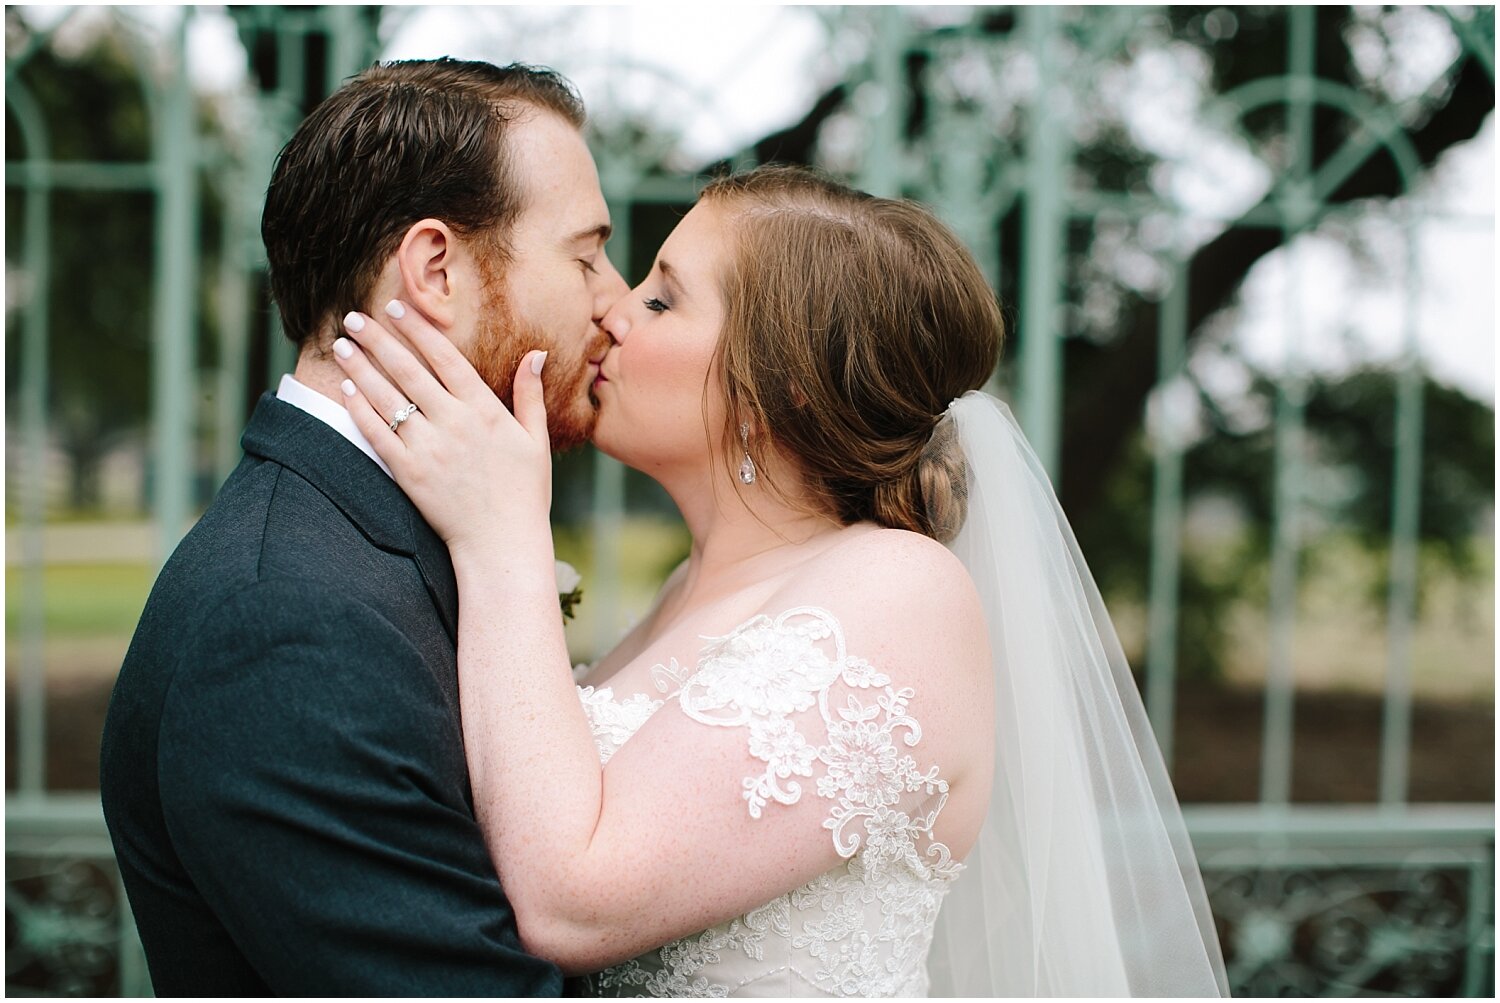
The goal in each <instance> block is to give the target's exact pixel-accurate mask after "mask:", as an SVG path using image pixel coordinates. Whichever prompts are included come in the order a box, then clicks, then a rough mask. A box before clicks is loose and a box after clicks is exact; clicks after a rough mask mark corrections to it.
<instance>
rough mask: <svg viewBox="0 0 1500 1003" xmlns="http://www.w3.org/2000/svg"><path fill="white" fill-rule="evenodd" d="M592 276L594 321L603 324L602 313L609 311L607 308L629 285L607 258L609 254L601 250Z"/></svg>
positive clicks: (624, 292) (622, 294) (627, 289)
mask: <svg viewBox="0 0 1500 1003" xmlns="http://www.w3.org/2000/svg"><path fill="white" fill-rule="evenodd" d="M595 271H596V272H597V273H598V274H597V275H595V276H594V323H595V324H599V325H603V323H604V315H605V314H607V313H609V308H610V307H612V306H614V305H615V303H617V302H618V301H619V299H620V297H622V296H624V295H625V294H626V293H628V292H629V291H630V287H629V286H628V285H626V284H625V280H624V279H623V278H622V277H621V276H620V273H619V272H618V271H616V270H615V264H614V262H613V261H610V260H609V254H608V253H607V252H603V251H601V252H600V254H599V260H598V262H597V263H596V265H595Z"/></svg>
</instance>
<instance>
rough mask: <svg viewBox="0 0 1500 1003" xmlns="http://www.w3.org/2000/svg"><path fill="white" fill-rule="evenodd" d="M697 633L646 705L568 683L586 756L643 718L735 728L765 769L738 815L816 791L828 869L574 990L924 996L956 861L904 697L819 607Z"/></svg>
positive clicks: (748, 786)
mask: <svg viewBox="0 0 1500 1003" xmlns="http://www.w3.org/2000/svg"><path fill="white" fill-rule="evenodd" d="M707 640H708V643H707V646H706V647H705V648H704V649H703V652H702V655H701V657H700V658H699V661H698V663H697V665H696V666H693V667H691V668H686V667H679V666H678V664H677V662H676V661H675V660H673V661H672V662H671V663H670V664H669V665H664V666H657V667H656V668H655V669H653V671H652V677H653V680H654V682H655V684H656V687H657V689H658V691H659V692H660V693H661V697H660V698H655V697H653V696H651V695H649V694H645V693H638V694H634V695H631V696H629V697H626V698H623V699H616V698H615V694H614V693H613V691H612V689H611V688H610V687H608V686H604V687H600V688H597V689H596V688H595V687H592V686H583V687H579V690H578V695H579V699H580V700H581V701H582V703H583V707H584V710H585V711H586V712H587V714H588V718H589V723H590V726H591V728H592V730H593V734H594V741H595V744H596V745H597V746H598V749H599V758H600V760H601V762H608V760H609V758H610V757H611V756H612V755H614V753H615V752H616V751H618V750H619V749H620V747H621V746H622V745H624V744H625V743H626V742H627V741H629V740H630V738H631V736H632V735H634V734H635V733H636V731H637V730H639V729H640V727H641V726H642V725H643V724H645V723H646V721H647V719H649V718H650V717H651V716H652V715H653V714H657V713H681V714H686V715H687V716H688V717H690V718H692V719H693V720H694V721H697V722H700V723H702V724H703V725H704V726H705V727H716V728H735V729H739V730H741V731H742V732H743V733H744V738H745V743H746V748H747V749H748V751H749V753H750V755H751V756H753V757H754V758H755V759H757V760H759V761H760V762H761V763H764V764H765V769H764V771H763V772H761V773H759V774H752V775H750V776H747V777H745V779H744V782H743V789H742V790H741V792H740V794H741V796H742V797H743V798H744V800H745V808H746V811H747V812H748V813H749V815H750V816H751V817H752V818H757V819H758V818H761V817H762V815H763V813H764V812H774V811H776V810H778V808H780V807H781V806H783V805H792V804H796V803H798V802H799V801H800V800H801V799H802V798H804V797H816V798H821V799H823V800H824V801H826V802H827V805H828V811H827V815H826V817H825V819H824V821H823V827H824V828H825V829H828V830H829V836H828V838H829V839H831V840H832V841H833V845H834V848H835V849H836V850H837V852H838V854H839V856H840V857H841V858H843V862H842V863H840V864H839V865H838V866H837V867H835V868H833V869H832V870H830V871H828V872H826V873H824V874H822V875H820V876H819V877H817V878H816V879H814V880H813V881H811V882H809V883H808V884H806V885H803V886H802V887H801V888H798V889H796V890H795V891H790V892H788V893H787V894H785V895H782V896H781V897H780V898H777V899H775V900H773V901H771V902H767V903H766V904H765V905H764V906H761V907H760V908H758V909H755V910H752V911H751V912H749V913H746V914H745V915H743V916H737V917H735V918H733V919H731V920H729V921H728V922H725V923H721V924H719V925H718V926H715V927H713V928H712V929H709V930H705V931H703V932H702V933H698V934H694V935H692V936H689V937H684V938H683V939H681V940H677V941H674V942H672V943H670V944H667V945H666V946H665V947H661V948H658V949H656V950H654V951H651V952H649V953H647V954H644V955H642V956H640V957H638V958H635V959H632V960H629V961H626V962H624V963H622V964H619V965H616V966H614V967H612V968H609V969H606V970H605V971H603V972H599V973H596V974H594V975H592V976H589V977H588V978H587V979H586V980H583V981H584V986H583V991H584V992H585V993H586V994H589V995H598V996H668V997H686V996H716V997H722V996H924V995H926V994H927V989H928V980H927V953H928V949H929V947H930V946H931V943H932V936H933V929H934V925H935V924H936V921H937V915H938V908H939V906H940V905H941V904H942V901H943V897H944V895H945V894H946V893H947V891H948V888H949V885H950V884H951V883H952V881H953V879H954V877H955V876H956V875H957V874H958V873H959V872H960V871H961V870H962V869H963V865H962V864H960V863H958V862H956V861H954V860H953V859H952V857H951V855H950V854H949V852H948V848H947V847H945V846H944V845H943V844H942V843H940V842H937V841H936V840H934V839H933V825H934V824H935V822H936V821H937V818H938V816H939V813H940V812H941V811H942V809H943V804H944V803H945V802H946V801H947V797H948V784H947V781H945V780H944V779H943V778H942V775H941V773H940V771H939V769H938V767H937V766H936V765H934V764H928V765H927V766H926V767H925V768H923V767H922V766H919V765H918V762H917V759H916V755H920V745H921V737H922V730H921V726H920V724H919V723H918V722H917V721H915V720H914V719H913V718H912V717H911V716H910V715H909V714H908V709H909V704H910V701H911V700H912V698H913V697H914V696H915V694H914V692H913V691H912V689H910V688H909V687H900V686H898V685H896V684H895V683H893V681H892V680H891V679H890V678H889V677H888V676H886V675H885V674H884V673H882V672H881V671H880V670H879V667H877V666H873V665H871V664H869V663H868V662H866V661H864V660H863V659H860V658H858V657H856V656H854V655H851V654H850V653H849V652H848V651H847V650H846V648H845V643H844V635H843V631H842V629H841V628H840V626H839V624H838V621H837V620H835V619H834V617H833V616H832V615H831V614H830V613H828V612H827V611H826V610H823V609H818V608H814V607H798V608H795V609H790V610H787V611H786V612H784V613H782V614H781V615H779V616H777V617H775V618H771V617H767V616H757V617H754V618H752V619H751V620H749V621H747V622H745V623H743V624H741V625H740V626H739V627H737V628H735V629H734V630H733V631H731V632H730V633H729V634H727V635H725V636H723V637H719V638H710V639H707ZM669 704H670V705H671V706H670V707H669V706H668V705H669ZM914 753H915V755H914Z"/></svg>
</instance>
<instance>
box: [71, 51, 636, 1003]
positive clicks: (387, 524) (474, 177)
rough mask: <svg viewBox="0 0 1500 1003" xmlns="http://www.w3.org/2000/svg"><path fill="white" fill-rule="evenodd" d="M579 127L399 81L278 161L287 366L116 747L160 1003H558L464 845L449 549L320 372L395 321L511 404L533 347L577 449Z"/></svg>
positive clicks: (611, 293)
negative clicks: (374, 1000)
mask: <svg viewBox="0 0 1500 1003" xmlns="http://www.w3.org/2000/svg"><path fill="white" fill-rule="evenodd" d="M583 114H584V113H583V106H582V104H581V102H580V101H579V99H578V96H577V94H576V93H575V92H574V90H573V89H572V86H571V85H570V84H569V83H568V82H567V81H565V80H563V79H562V78H561V77H559V76H557V75H556V74H554V73H552V72H550V71H546V70H539V69H534V68H531V67H526V66H519V65H516V66H507V67H495V66H491V65H489V64H487V63H472V62H458V61H453V60H435V61H420V62H408V63H395V64H390V65H386V66H377V67H375V68H373V69H371V70H369V71H367V72H366V73H364V74H362V75H361V76H359V77H357V78H355V79H354V80H353V81H351V82H350V83H348V84H347V85H346V86H345V87H343V88H342V89H341V90H339V91H338V92H337V93H335V94H334V95H333V96H332V97H330V98H329V99H328V100H327V101H325V102H324V103H323V104H322V105H321V106H319V107H318V108H317V109H316V110H315V111H314V112H313V114H312V115H311V116H310V117H309V118H308V119H307V121H306V122H304V123H303V124H302V126H301V127H300V128H299V129H298V131H297V133H296V135H295V136H293V137H292V140H291V141H290V142H289V143H288V144H287V146H286V148H285V149H284V150H283V151H282V153H281V157H280V159H279V160H278V162H277V165H276V170H275V174H274V176H273V178H272V181H271V186H270V190H269V191H268V193H267V197H266V209H265V215H264V219H263V221H262V235H263V236H264V238H265V243H266V252H267V258H268V260H269V264H270V273H271V288H272V292H273V294H274V296H275V298H276V302H277V306H278V308H279V309H280V311H281V316H282V320H283V326H284V328H285V330H286V332H287V334H288V335H289V336H290V337H291V338H293V339H294V340H295V341H296V343H297V345H298V347H299V356H298V360H297V367H296V371H295V373H294V374H293V375H291V376H287V377H284V378H283V379H282V381H281V385H280V387H279V389H278V391H277V393H276V394H275V395H274V396H272V395H270V394H267V395H265V396H263V397H262V398H261V400H260V402H259V404H258V405H257V406H256V409H255V413H254V415H253V416H252V418H251V419H250V423H249V426H248V427H247V428H246V430H245V435H244V439H243V445H244V450H245V458H244V460H243V461H242V462H241V463H240V465H239V467H238V468H237V469H236V470H235V471H234V473H233V474H231V475H230V477H229V479H228V481H226V482H225V484H224V486H223V488H222V489H221V490H220V492H219V495H218V497H217V499H216V500H215V501H214V503H213V505H212V506H210V508H209V510H208V512H207V513H206V514H205V515H204V517H203V519H202V520H201V521H200V522H199V523H198V524H197V526H196V527H195V528H194V529H193V530H192V532H190V533H189V534H188V535H187V537H186V538H185V539H184V540H183V542H182V544H181V545H180V546H179V547H178V548H177V550H176V552H175V553H174V554H173V555H172V558H171V559H170V560H169V561H168V562H167V565H166V567H165V568H164V569H163V570H162V573H161V576H160V578H158V580H157V582H156V586H155V588H154V589H153V590H152V593H151V597H150V599H149V600H148V602H147V604H146V608H145V612H144V613H143V614H142V616H141V622H140V626H139V627H138V629H137V630H136V634H135V638H134V640H133V641H132V642H131V645H130V650H129V653H128V654H127V655H126V658H125V664H124V666H123V668H122V669H121V671H120V677H119V681H118V682H117V684H116V686H115V691H114V696H113V698H112V700H111V703H110V709H109V716H108V719H107V721H106V723H105V730H104V741H103V747H102V749H101V768H100V789H101V794H102V797H103V802H104V811H105V818H106V820H107V822H108V824H109V830H110V835H111V837H112V839H113V840H114V845H115V851H116V855H117V857H118V859H119V864H120V871H121V875H122V876H123V878H124V882H125V889H126V892H127V893H128V895H129V898H130V904H131V907H132V909H133V911H134V914H135V920H136V925H137V927H138V929H139V931H140V937H141V943H142V944H143V945H144V947H145V950H146V957H147V961H148V962H149V964H150V968H151V977H152V981H153V983H154V985H155V989H156V992H157V994H158V995H174V996H175V995H193V996H197V995H205V996H206V995H232V996H262V995H270V994H290V995H376V996H395V995H434V996H449V995H486V996H533V995H557V994H558V992H559V991H560V989H561V980H560V976H559V973H558V971H557V969H556V968H554V967H553V966H552V965H550V964H548V963H546V962H544V961H542V960H540V959H537V958H535V957H532V956H530V955H528V954H527V953H526V952H525V950H524V948H523V947H522V946H521V945H520V943H519V941H518V939H517V933H516V921H515V917H514V915H513V914H512V912H511V909H510V906H509V904H508V903H507V901H506V898H505V894H504V892H503V891H502V889H501V886H500V882H499V880H498V879H497V877H496V874H495V871H494V869H493V866H492V865H491V863H490V859H489V856H488V854H487V852H486V850H485V845H484V840H483V837H482V836H481V834H480V831H479V828H478V825H477V824H476V822H475V820H474V805H473V803H472V795H471V793H470V789H469V782H468V775H467V770H466V767H465V760H464V747H463V734H462V732H461V730H460V725H459V704H458V689H457V673H456V655H455V630H456V624H457V618H458V608H457V589H456V587H455V584H454V580H453V569H452V566H451V565H450V563H449V559H448V553H447V550H446V548H445V547H444V545H443V542H442V541H441V540H440V539H439V538H438V537H437V536H436V534H434V533H433V531H432V530H431V529H430V528H429V527H428V526H427V524H426V523H425V522H423V520H422V518H421V517H420V516H419V515H418V513H417V510H416V509H415V508H414V507H413V506H412V505H411V503H410V502H409V501H408V500H407V499H406V497H405V496H404V495H403V494H402V493H401V491H400V490H399V489H398V488H397V487H396V485H395V483H394V482H393V481H392V480H391V478H390V476H389V474H388V472H387V471H386V470H385V469H384V468H383V467H382V465H381V463H380V461H379V460H378V459H377V458H376V457H375V454H374V452H373V450H372V448H371V447H370V445H369V443H368V442H367V441H366V440H365V439H364V438H363V437H362V436H361V435H360V433H359V431H358V430H357V429H356V428H355V426H354V424H353V422H352V421H351V420H350V418H349V416H348V414H347V412H345V410H344V407H343V405H342V403H340V402H341V401H342V399H343V398H342V394H341V393H340V391H339V384H340V382H341V379H342V373H341V372H340V370H339V369H338V367H337V364H336V363H335V361H334V360H333V358H332V357H331V356H330V355H329V351H330V346H331V344H332V343H333V340H334V339H335V338H336V337H337V335H338V333H339V332H338V325H339V321H340V318H341V317H342V316H343V315H344V314H345V312H347V311H349V310H351V309H359V310H362V311H365V312H367V313H374V312H375V311H377V310H378V309H380V308H381V307H382V306H383V305H384V304H385V303H387V302H389V301H391V300H393V299H399V300H401V301H403V302H404V303H406V304H408V305H409V306H411V307H415V308H416V309H418V310H420V311H421V312H422V313H423V314H424V315H425V316H426V317H427V318H428V319H429V320H430V321H432V322H433V323H434V324H435V325H437V326H438V327H439V328H441V329H443V330H444V331H445V332H446V333H447V334H448V336H449V337H451V338H452V339H453V341H454V343H455V344H457V345H458V346H459V347H460V348H461V349H462V350H463V351H464V352H465V354H466V355H467V356H469V357H470V359H471V360H472V361H473V362H474V363H475V365H476V367H477V368H478V369H479V370H480V372H481V373H482V374H484V375H485V376H486V378H487V379H488V380H489V382H490V384H491V385H492V386H493V387H494V388H495V391H496V392H497V393H498V394H499V395H500V396H501V397H502V398H503V399H505V400H506V401H507V402H508V401H509V389H510V380H511V375H512V374H513V373H514V372H515V369H516V366H517V364H518V363H519V361H520V359H521V358H522V356H523V355H524V354H525V353H526V352H527V351H528V350H530V349H533V348H546V349H548V350H549V356H548V363H547V367H546V375H547V378H548V383H547V388H546V389H547V400H548V405H549V407H548V410H549V411H550V412H552V414H553V416H554V424H553V427H552V439H553V443H554V445H557V446H561V447H566V446H568V445H575V444H578V443H580V442H582V441H583V440H584V439H585V438H586V437H587V436H588V434H589V431H590V429H591V426H592V422H593V406H592V404H591V402H590V400H589V397H588V386H589V382H590V377H591V376H592V373H593V372H594V370H593V368H592V367H593V364H597V362H598V361H599V360H600V359H601V358H602V357H603V354H604V350H605V348H606V346H607V339H606V337H605V336H604V335H603V333H602V332H601V331H600V329H599V327H598V322H599V321H600V320H601V319H602V318H603V316H604V312H605V311H606V310H607V309H608V307H609V305H610V304H611V303H612V302H613V301H614V300H615V299H617V298H618V297H619V296H620V295H621V294H623V293H624V291H625V287H624V283H623V281H622V280H621V279H620V277H619V275H618V274H617V273H616V272H615V271H614V270H613V268H612V267H611V266H610V264H609V262H608V259H607V258H606V257H605V255H604V248H603V245H604V241H605V240H606V239H607V238H608V235H609V214H608V210H607V208H606V206H605V203H604V198H603V196H602V194H601V193H600V190H599V183H598V179H597V175H596V173H595V169H594V163H593V160H592V159H591V157H590V156H589V153H588V149H587V147H586V146H585V145H584V142H583V139H582V136H581V134H580V132H579V129H580V127H581V125H582V123H583ZM485 517H486V516H485V513H483V512H476V513H474V518H476V519H483V518H485ZM481 613H482V611H481Z"/></svg>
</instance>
